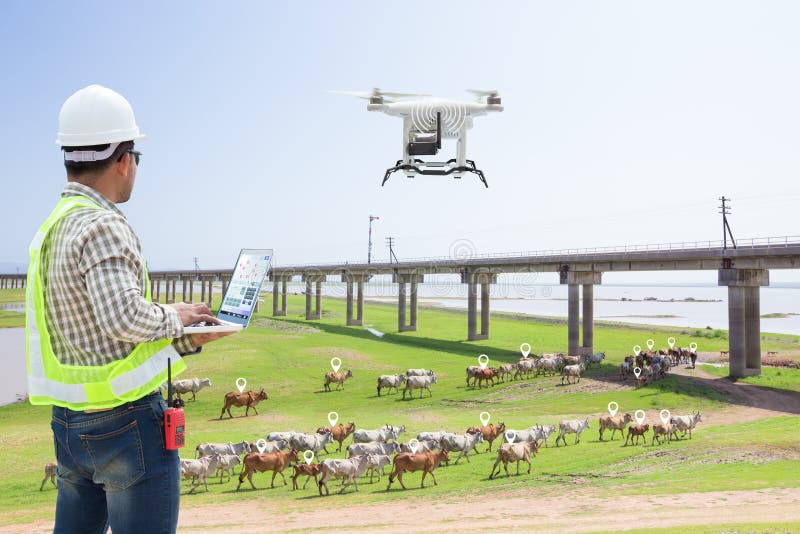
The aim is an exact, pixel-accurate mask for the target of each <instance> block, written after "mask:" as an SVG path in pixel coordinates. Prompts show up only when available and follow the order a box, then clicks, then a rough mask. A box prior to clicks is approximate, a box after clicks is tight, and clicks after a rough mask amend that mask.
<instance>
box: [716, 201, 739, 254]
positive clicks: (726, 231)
mask: <svg viewBox="0 0 800 534" xmlns="http://www.w3.org/2000/svg"><path fill="white" fill-rule="evenodd" d="M719 199H720V201H721V202H722V205H721V206H719V212H718V213H721V214H722V248H723V250H724V249H727V248H728V235H730V236H731V243H732V244H733V248H736V241H734V239H733V232H731V226H730V225H729V224H728V215H729V214H730V212H731V211H730V210H731V207H730V206H729V205H727V204H726V202H730V200H731V199H729V198H725V196H724V195H723V196H721V197H719Z"/></svg>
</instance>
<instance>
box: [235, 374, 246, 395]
mask: <svg viewBox="0 0 800 534" xmlns="http://www.w3.org/2000/svg"><path fill="white" fill-rule="evenodd" d="M236 387H237V388H239V393H241V392H242V391H244V388H246V387H247V379H246V378H243V377H241V376H240V377H239V378H237V379H236Z"/></svg>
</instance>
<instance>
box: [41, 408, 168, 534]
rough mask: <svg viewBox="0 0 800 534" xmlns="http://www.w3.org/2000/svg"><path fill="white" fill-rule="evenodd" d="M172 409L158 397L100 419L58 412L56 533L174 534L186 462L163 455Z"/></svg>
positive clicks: (55, 414) (100, 415) (105, 413)
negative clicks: (182, 466) (182, 467)
mask: <svg viewBox="0 0 800 534" xmlns="http://www.w3.org/2000/svg"><path fill="white" fill-rule="evenodd" d="M166 407H167V403H166V402H164V399H163V398H162V397H161V395H159V394H157V393H154V394H151V395H148V396H146V397H142V398H141V399H139V400H137V401H134V402H129V403H126V404H123V405H122V406H117V407H116V408H112V409H111V410H106V411H101V412H94V413H86V412H75V411H72V410H68V409H66V408H60V407H58V406H54V407H53V421H52V423H51V427H52V428H53V435H54V438H55V440H54V441H55V448H56V460H57V461H58V467H57V468H56V474H57V476H58V497H57V498H56V523H55V530H54V532H55V533H56V534H59V533H62V532H63V533H70V534H76V533H84V532H85V533H92V534H94V533H101V532H102V533H105V532H107V531H108V527H109V526H110V527H111V530H112V531H113V532H114V534H125V533H128V532H130V533H137V534H139V533H143V532H147V533H148V534H149V533H174V532H175V530H176V529H177V525H178V507H179V504H180V481H181V479H180V460H179V459H178V451H168V450H166V449H164V430H163V423H164V410H165V409H166Z"/></svg>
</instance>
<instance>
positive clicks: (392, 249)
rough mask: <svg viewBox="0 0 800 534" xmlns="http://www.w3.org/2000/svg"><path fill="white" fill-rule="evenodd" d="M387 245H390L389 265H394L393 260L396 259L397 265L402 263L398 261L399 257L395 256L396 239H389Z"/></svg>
mask: <svg viewBox="0 0 800 534" xmlns="http://www.w3.org/2000/svg"><path fill="white" fill-rule="evenodd" d="M386 244H387V245H389V263H392V258H394V262H395V263H400V262H399V261H398V259H397V256H395V255H394V248H393V247H392V246H393V245H394V238H393V237H387V238H386Z"/></svg>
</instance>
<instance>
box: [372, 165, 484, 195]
mask: <svg viewBox="0 0 800 534" xmlns="http://www.w3.org/2000/svg"><path fill="white" fill-rule="evenodd" d="M466 161H467V164H466V165H459V166H457V167H450V165H451V164H453V163H455V162H456V160H455V159H450V160H447V161H445V162H443V163H442V162H427V163H426V162H424V161H422V160H421V159H415V160H414V164H413V165H412V164H409V163H406V164H403V160H401V159H399V160H397V163H396V164H395V166H394V167H391V168H389V169H386V174H385V175H384V176H383V182H381V187H383V186H384V185H385V184H386V181H387V180H388V179H389V176H391V175H392V173H395V172H397V171H414V172H415V173H417V174H421V175H423V176H447V175H448V174H453V173H454V172H459V173H461V172H471V173H474V174H477V175H478V178H480V179H481V182H483V185H484V186H486V188H487V189H488V188H489V184H487V183H486V177H485V176H484V175H483V171H482V170H480V169H478V168H477V167H476V166H475V162H474V161H473V160H471V159H468V160H466ZM420 166H421V167H422V168H420ZM426 167H439V168H435V169H428V168H426ZM445 167H447V168H445Z"/></svg>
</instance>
